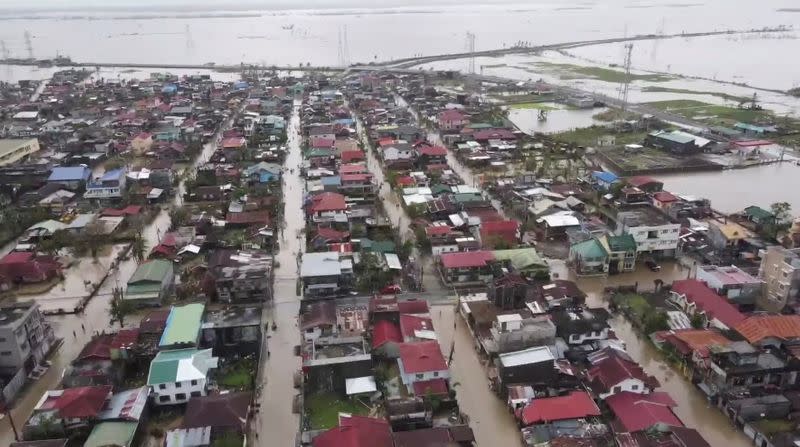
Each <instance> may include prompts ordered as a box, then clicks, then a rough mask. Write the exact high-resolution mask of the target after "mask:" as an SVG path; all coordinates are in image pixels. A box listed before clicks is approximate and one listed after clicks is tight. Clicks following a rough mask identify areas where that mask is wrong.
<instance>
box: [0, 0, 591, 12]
mask: <svg viewBox="0 0 800 447" xmlns="http://www.w3.org/2000/svg"><path fill="white" fill-rule="evenodd" d="M538 1H549V0H538ZM32 3H34V4H32ZM514 3H517V4H520V3H526V2H525V1H524V0H522V1H521V0H380V2H378V4H376V2H375V1H368V0H301V1H297V0H233V1H221V0H160V1H159V0H149V1H148V0H145V1H144V2H142V1H138V2H137V1H134V0H105V1H103V0H34V2H30V1H28V2H25V1H22V0H0V12H4V13H9V12H11V13H43V12H44V13H46V12H51V13H61V12H84V13H85V12H148V11H149V12H165V11H167V12H177V11H180V12H183V13H186V14H192V13H202V12H208V11H214V10H218V11H219V10H222V11H244V10H258V9H277V10H302V9H336V8H368V9H381V8H399V7H422V6H452V5H462V4H470V5H502V4H514ZM584 3H593V2H584ZM187 8H191V9H190V10H187Z"/></svg>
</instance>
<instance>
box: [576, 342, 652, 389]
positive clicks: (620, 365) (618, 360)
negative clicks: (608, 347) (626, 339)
mask: <svg viewBox="0 0 800 447" xmlns="http://www.w3.org/2000/svg"><path fill="white" fill-rule="evenodd" d="M611 352H614V351H611ZM587 377H588V378H589V381H591V382H592V388H593V389H594V390H595V391H597V392H599V393H607V392H610V391H611V390H612V389H613V388H614V386H616V385H619V383H620V382H622V381H624V380H627V379H639V380H641V381H642V382H644V384H645V386H647V387H649V388H651V389H652V388H655V387H657V386H658V381H656V379H655V378H654V377H652V376H649V375H647V373H645V372H644V369H642V367H641V366H639V364H637V363H635V362H631V361H629V360H627V359H624V358H622V357H620V356H618V355H610V356H608V357H606V358H605V359H603V360H601V361H599V362H597V363H595V365H594V366H593V367H592V368H591V369H589V371H588V373H587Z"/></svg>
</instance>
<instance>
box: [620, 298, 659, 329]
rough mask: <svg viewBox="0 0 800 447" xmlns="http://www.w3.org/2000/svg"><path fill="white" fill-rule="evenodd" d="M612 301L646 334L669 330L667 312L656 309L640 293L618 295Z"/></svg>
mask: <svg viewBox="0 0 800 447" xmlns="http://www.w3.org/2000/svg"><path fill="white" fill-rule="evenodd" d="M611 301H612V302H613V303H614V305H616V306H617V307H619V308H620V309H622V311H623V312H624V313H625V314H626V315H627V316H628V318H630V319H631V321H632V322H633V323H634V325H636V326H638V327H639V328H641V329H642V330H644V332H645V333H646V334H651V333H653V332H656V331H662V330H666V329H669V326H668V325H667V321H668V319H667V314H666V312H664V311H663V310H661V309H658V308H656V307H654V306H653V305H652V304H650V302H649V301H647V298H645V297H644V296H643V295H640V294H638V293H625V294H617V295H614V296H613V297H612V298H611Z"/></svg>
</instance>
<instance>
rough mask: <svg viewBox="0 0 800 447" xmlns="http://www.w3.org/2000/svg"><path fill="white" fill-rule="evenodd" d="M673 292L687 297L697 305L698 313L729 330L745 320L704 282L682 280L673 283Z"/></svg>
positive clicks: (731, 305) (734, 307)
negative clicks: (714, 320) (716, 321)
mask: <svg viewBox="0 0 800 447" xmlns="http://www.w3.org/2000/svg"><path fill="white" fill-rule="evenodd" d="M672 291H673V292H676V293H679V294H681V295H685V296H686V300H687V301H688V302H690V303H695V304H696V305H697V310H698V311H703V312H705V313H706V316H707V318H708V320H709V321H710V320H712V319H713V318H716V319H717V320H719V321H720V322H722V324H724V325H725V326H727V327H729V328H733V327H735V326H736V325H737V324H739V323H741V322H742V321H744V320H745V316H744V315H742V313H741V312H739V310H738V309H737V308H736V306H734V305H733V304H731V303H730V302H729V301H728V300H727V299H726V298H723V297H721V296H719V295H717V293H716V292H714V290H712V289H711V288H709V287H708V286H707V285H706V284H705V283H704V282H702V281H698V280H696V279H681V280H678V281H675V282H673V283H672Z"/></svg>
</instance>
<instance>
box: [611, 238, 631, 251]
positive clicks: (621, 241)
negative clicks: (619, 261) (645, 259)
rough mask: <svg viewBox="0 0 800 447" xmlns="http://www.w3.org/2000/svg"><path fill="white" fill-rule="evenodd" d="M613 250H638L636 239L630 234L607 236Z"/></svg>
mask: <svg viewBox="0 0 800 447" xmlns="http://www.w3.org/2000/svg"><path fill="white" fill-rule="evenodd" d="M606 241H607V242H608V248H609V250H611V251H636V240H635V239H634V238H633V236H631V235H630V234H623V235H621V236H606Z"/></svg>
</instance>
